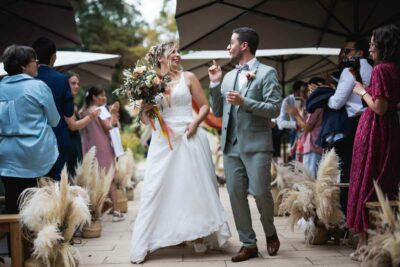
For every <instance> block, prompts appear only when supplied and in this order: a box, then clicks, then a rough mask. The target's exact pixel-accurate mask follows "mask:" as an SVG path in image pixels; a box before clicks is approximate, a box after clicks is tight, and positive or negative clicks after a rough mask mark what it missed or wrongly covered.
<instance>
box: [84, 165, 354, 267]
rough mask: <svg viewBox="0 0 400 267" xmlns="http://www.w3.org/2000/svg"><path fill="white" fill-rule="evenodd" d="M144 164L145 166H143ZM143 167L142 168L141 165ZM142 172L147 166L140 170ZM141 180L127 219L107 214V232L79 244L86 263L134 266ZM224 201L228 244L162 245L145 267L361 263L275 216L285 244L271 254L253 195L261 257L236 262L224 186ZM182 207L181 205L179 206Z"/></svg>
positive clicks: (107, 266)
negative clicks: (201, 251)
mask: <svg viewBox="0 0 400 267" xmlns="http://www.w3.org/2000/svg"><path fill="white" fill-rule="evenodd" d="M140 167H142V166H140ZM140 169H141V168H140ZM139 171H140V172H141V173H140V174H141V175H142V174H143V170H139ZM140 189H141V184H140V183H139V185H138V187H137V188H136V191H135V200H134V201H130V202H129V211H128V214H126V217H127V220H126V221H123V222H118V223H113V222H111V216H110V215H105V216H104V218H103V234H102V236H101V237H100V238H97V239H82V244H80V245H77V247H78V250H79V252H80V253H81V257H82V259H81V264H80V266H82V267H85V266H86V267H89V266H91V267H93V266H100V267H111V266H113V267H128V266H134V265H132V264H131V263H130V262H129V248H130V241H131V226H132V224H133V222H134V220H135V216H136V214H137V211H138V208H139V195H140ZM220 197H221V201H222V203H223V205H224V207H225V209H226V211H227V213H228V217H229V225H230V227H231V231H232V235H233V236H232V238H231V239H230V241H229V243H228V246H227V248H225V249H223V250H221V251H218V250H213V251H208V252H207V254H205V255H196V254H195V253H194V251H193V248H192V247H191V246H188V245H185V246H176V247H170V248H164V249H160V250H158V251H156V252H154V253H153V254H151V255H150V257H149V258H148V260H147V261H145V262H144V263H143V264H141V265H136V266H143V267H152V266H154V267H240V266H254V267H259V266H260V267H261V266H263V267H267V266H282V267H283V266H285V267H286V266H340V267H345V266H359V264H358V263H356V262H354V261H352V260H350V258H349V257H348V255H349V254H350V253H351V252H352V250H351V249H349V248H347V247H345V246H334V245H325V246H312V247H310V246H306V245H305V244H304V234H303V233H302V232H300V231H295V232H294V233H293V232H291V230H290V228H289V227H288V226H287V219H286V218H282V217H277V218H275V225H276V227H277V230H278V234H279V238H280V240H281V248H280V251H279V253H278V255H277V256H276V257H270V256H269V255H268V253H267V251H266V243H265V238H264V235H263V230H262V226H261V223H260V220H259V214H258V211H257V208H256V205H255V202H254V200H253V199H252V198H251V197H249V203H250V204H251V212H252V217H253V227H254V230H255V231H256V234H257V236H258V238H259V242H258V248H259V254H260V257H259V258H256V259H251V260H249V261H246V262H242V263H232V262H231V261H230V258H231V257H232V256H233V255H234V253H236V252H237V251H238V250H239V248H240V242H239V237H238V234H237V232H236V230H235V225H234V222H233V217H232V211H231V207H230V203H229V198H228V194H227V191H226V187H220ZM177 208H178V207H177Z"/></svg>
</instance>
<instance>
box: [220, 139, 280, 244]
mask: <svg viewBox="0 0 400 267" xmlns="http://www.w3.org/2000/svg"><path fill="white" fill-rule="evenodd" d="M271 160H272V152H266V151H262V152H248V153H240V151H239V146H238V143H237V142H236V143H234V144H231V143H229V142H227V144H226V147H225V153H224V169H225V175H226V177H227V181H226V183H227V189H228V193H229V199H230V202H231V206H232V211H233V217H234V220H235V225H236V229H237V231H238V233H239V239H240V241H241V242H242V243H243V246H245V247H255V246H256V244H257V239H256V234H255V232H254V230H253V227H252V222H251V212H250V207H249V203H248V199H247V196H248V194H250V195H252V196H253V197H254V198H255V201H256V205H257V209H258V211H259V213H260V214H261V224H262V226H263V229H264V233H265V235H266V236H272V235H273V234H274V233H275V226H274V202H273V199H272V195H271Z"/></svg>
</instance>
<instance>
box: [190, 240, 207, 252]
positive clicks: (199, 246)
mask: <svg viewBox="0 0 400 267" xmlns="http://www.w3.org/2000/svg"><path fill="white" fill-rule="evenodd" d="M193 248H194V252H196V253H197V254H204V253H206V251H207V246H206V244H204V242H203V243H194V244H193Z"/></svg>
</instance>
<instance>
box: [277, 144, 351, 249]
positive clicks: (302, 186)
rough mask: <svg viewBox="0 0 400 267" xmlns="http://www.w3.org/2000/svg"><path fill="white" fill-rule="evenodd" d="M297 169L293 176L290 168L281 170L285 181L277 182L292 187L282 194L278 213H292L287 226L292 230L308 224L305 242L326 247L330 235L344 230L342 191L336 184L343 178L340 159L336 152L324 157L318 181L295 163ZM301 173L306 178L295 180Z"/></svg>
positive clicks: (319, 169)
mask: <svg viewBox="0 0 400 267" xmlns="http://www.w3.org/2000/svg"><path fill="white" fill-rule="evenodd" d="M294 166H295V171H294V172H293V174H290V173H289V171H288V170H287V169H283V170H281V173H282V175H281V177H282V178H280V179H281V181H280V182H277V184H280V186H290V185H291V187H290V188H286V189H285V190H284V191H281V192H282V196H281V199H282V202H281V204H280V206H279V213H280V214H283V215H285V214H290V216H289V218H288V223H289V225H290V228H291V229H292V231H293V230H294V226H295V225H296V224H297V222H298V221H299V220H300V219H304V220H305V221H307V223H306V228H305V235H306V242H307V243H308V244H314V245H316V244H323V243H325V242H326V241H327V238H328V235H327V232H328V231H329V230H330V229H337V228H339V227H341V226H342V225H343V223H344V220H345V216H344V214H343V212H342V211H341V209H340V202H339V188H338V187H337V186H336V185H335V184H336V181H337V178H338V176H339V175H340V170H339V158H338V156H337V154H336V153H335V150H334V149H331V150H330V151H329V152H327V153H326V154H324V156H323V158H322V160H321V162H320V164H319V167H318V172H317V179H316V180H314V179H313V177H312V176H311V175H310V173H309V172H308V171H307V170H305V168H303V167H302V166H301V165H300V164H299V163H295V164H294ZM284 168H285V167H284ZM299 174H302V175H303V176H302V178H303V179H297V181H296V180H294V177H296V175H297V176H298V175H299ZM278 177H279V170H278ZM277 179H278V178H277ZM316 237H318V238H316ZM324 237H326V240H325V241H324V240H323V239H324Z"/></svg>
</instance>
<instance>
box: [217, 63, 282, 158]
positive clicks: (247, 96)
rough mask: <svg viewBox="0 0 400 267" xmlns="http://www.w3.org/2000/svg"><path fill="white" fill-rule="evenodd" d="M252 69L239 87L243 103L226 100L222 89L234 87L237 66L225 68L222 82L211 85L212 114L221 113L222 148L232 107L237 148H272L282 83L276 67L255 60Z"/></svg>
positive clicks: (263, 149) (247, 150)
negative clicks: (235, 114)
mask: <svg viewBox="0 0 400 267" xmlns="http://www.w3.org/2000/svg"><path fill="white" fill-rule="evenodd" d="M251 71H252V72H253V73H255V77H254V79H251V80H248V81H246V82H245V84H244V85H243V87H242V88H240V94H241V95H242V96H243V97H244V103H243V105H242V106H235V107H234V108H233V109H231V106H232V105H231V104H229V103H228V102H226V99H225V93H226V92H228V91H231V90H233V88H234V83H235V78H236V73H237V70H236V69H234V70H231V71H230V72H228V73H227V74H226V75H225V77H224V79H223V81H222V83H221V84H220V85H218V86H216V87H213V88H210V94H211V98H212V99H211V100H212V101H211V107H212V109H213V112H214V114H215V116H217V117H222V129H221V130H222V133H221V149H222V151H225V147H226V137H227V130H228V123H229V115H230V112H231V110H232V111H233V112H237V122H236V127H237V129H236V133H237V137H236V138H237V141H238V145H239V151H240V152H260V151H273V145H272V135H271V118H275V117H277V116H278V115H279V111H280V105H281V102H282V93H281V87H280V85H279V82H278V79H277V74H276V70H275V69H274V68H272V67H269V66H267V65H264V64H261V63H260V62H259V61H258V60H257V61H256V62H255V63H254V65H253V67H252V69H251Z"/></svg>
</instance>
